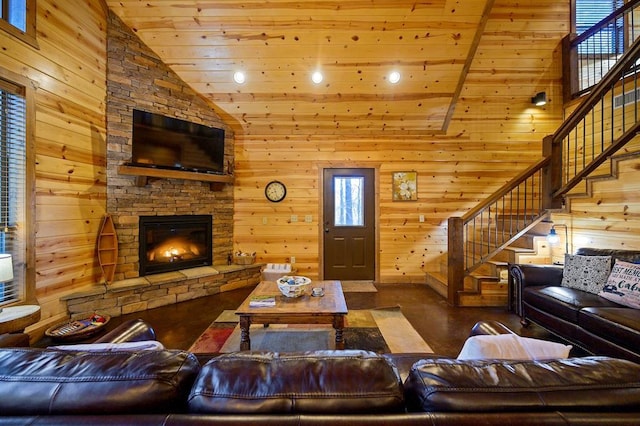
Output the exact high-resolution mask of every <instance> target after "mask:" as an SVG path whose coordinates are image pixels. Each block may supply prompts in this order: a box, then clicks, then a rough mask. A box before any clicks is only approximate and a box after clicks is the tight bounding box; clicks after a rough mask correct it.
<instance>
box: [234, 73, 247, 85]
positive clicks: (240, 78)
mask: <svg viewBox="0 0 640 426" xmlns="http://www.w3.org/2000/svg"><path fill="white" fill-rule="evenodd" d="M245 80H246V77H245V75H244V73H243V72H242V71H236V72H235V73H233V81H235V82H236V83H238V84H242V83H244V82H245Z"/></svg>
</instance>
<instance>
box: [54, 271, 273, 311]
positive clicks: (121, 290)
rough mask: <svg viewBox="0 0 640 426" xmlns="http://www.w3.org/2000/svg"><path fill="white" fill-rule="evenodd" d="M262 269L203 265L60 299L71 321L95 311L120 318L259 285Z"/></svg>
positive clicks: (127, 281)
mask: <svg viewBox="0 0 640 426" xmlns="http://www.w3.org/2000/svg"><path fill="white" fill-rule="evenodd" d="M262 266H264V265H262V264H253V265H229V266H226V265H224V266H222V265H221V266H216V267H210V266H203V267H199V268H191V269H185V270H182V271H175V272H167V273H162V274H155V275H149V276H147V277H140V278H132V279H127V280H122V281H117V282H114V283H112V284H110V285H109V286H108V287H104V286H103V287H100V288H95V289H92V290H90V291H84V292H78V293H73V294H70V295H68V296H65V297H63V298H62V299H61V300H63V301H65V302H66V303H67V309H68V311H69V313H70V314H71V319H79V318H87V317H88V316H91V315H92V314H93V313H95V312H97V313H99V314H102V315H110V316H112V317H117V316H120V315H124V314H130V313H133V312H139V311H144V310H147V309H153V308H157V307H160V306H165V305H171V304H173V303H178V302H184V301H187V300H191V299H196V298H198V297H204V296H209V295H212V294H217V293H220V292H223V291H229V290H234V289H236V288H241V287H247V286H252V285H256V284H257V283H258V282H260V269H261V268H262Z"/></svg>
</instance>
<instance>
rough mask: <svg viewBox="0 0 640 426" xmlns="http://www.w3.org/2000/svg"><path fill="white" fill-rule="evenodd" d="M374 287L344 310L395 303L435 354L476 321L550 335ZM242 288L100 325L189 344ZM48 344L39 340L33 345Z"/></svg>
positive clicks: (502, 311) (497, 316)
mask: <svg viewBox="0 0 640 426" xmlns="http://www.w3.org/2000/svg"><path fill="white" fill-rule="evenodd" d="M376 288H377V289H378V291H377V292H375V293H373V292H369V293H359V292H357V293H345V299H346V301H347V307H348V308H349V309H373V308H382V307H390V306H400V308H401V310H402V312H403V314H404V316H405V317H406V318H407V319H408V320H409V322H410V323H411V324H412V325H413V327H414V328H415V329H416V331H418V333H420V335H421V336H422V338H423V339H424V340H425V341H426V342H427V343H428V344H429V345H430V346H431V347H432V348H433V350H434V351H435V353H437V354H439V355H443V356H449V357H455V356H457V355H458V353H459V351H460V349H461V348H462V344H463V343H464V341H465V339H466V338H467V336H468V334H469V330H471V327H473V325H474V324H475V323H476V322H477V321H480V320H497V321H500V322H502V323H503V324H505V325H506V326H507V327H509V328H510V329H511V330H513V331H515V332H517V333H518V334H520V335H522V336H528V337H537V338H546V339H553V336H550V335H549V334H548V333H547V332H546V331H544V330H543V329H541V328H539V327H536V326H535V325H531V326H529V327H527V328H526V329H525V328H522V327H521V326H520V322H519V318H518V317H517V316H516V315H514V314H512V313H510V312H508V311H507V309H506V308H454V307H451V306H449V305H448V304H447V302H446V301H445V300H444V299H443V298H442V297H441V296H439V295H438V294H437V293H435V292H434V291H433V290H432V289H430V288H429V287H427V286H426V285H423V284H376ZM252 289H253V287H251V288H242V289H237V290H233V291H229V292H224V293H220V294H217V295H213V296H208V297H203V298H199V299H195V300H191V301H188V302H182V303H177V304H174V305H169V306H164V307H160V308H156V309H150V310H147V311H143V312H136V313H133V314H128V315H123V316H120V317H115V318H112V319H111V321H110V322H109V324H108V325H107V326H106V327H105V328H106V329H107V330H111V329H113V328H114V327H116V326H117V325H119V324H121V323H122V322H124V321H127V320H129V319H135V318H142V319H143V320H145V321H147V322H148V323H149V324H151V325H152V326H153V328H154V329H155V331H156V334H157V337H158V340H159V341H160V342H162V344H163V345H165V346H166V347H167V348H171V349H188V348H189V347H190V346H191V344H192V343H193V342H194V341H195V340H196V338H197V337H198V336H199V335H200V334H201V333H202V332H203V331H204V330H205V329H206V327H207V326H209V324H211V323H212V322H213V320H214V319H216V318H217V317H218V315H220V313H221V312H222V311H223V310H225V309H235V308H237V307H238V306H239V305H240V303H241V302H242V301H243V300H244V299H245V298H246V297H247V295H248V294H249V293H250V292H251V290H252ZM49 344H51V342H50V341H48V339H43V340H41V341H40V342H38V343H37V344H36V346H39V347H43V346H48V345H49Z"/></svg>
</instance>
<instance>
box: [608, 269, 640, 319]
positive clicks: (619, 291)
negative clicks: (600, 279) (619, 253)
mask: <svg viewBox="0 0 640 426" xmlns="http://www.w3.org/2000/svg"><path fill="white" fill-rule="evenodd" d="M598 295H599V296H600V297H603V298H605V299H607V300H611V301H612V302H616V303H619V304H621V305H624V306H628V307H630V308H635V309H640V265H637V264H635V263H629V262H624V261H622V260H616V264H615V265H613V269H612V270H611V274H610V275H609V279H608V280H607V283H606V285H605V286H604V288H603V289H602V291H601V292H600V293H598Z"/></svg>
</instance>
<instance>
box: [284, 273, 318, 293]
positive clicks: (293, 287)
mask: <svg viewBox="0 0 640 426" xmlns="http://www.w3.org/2000/svg"><path fill="white" fill-rule="evenodd" d="M276 284H278V289H279V290H280V292H281V293H282V294H283V295H284V296H286V297H300V296H302V295H303V294H305V293H306V291H307V289H308V288H309V287H310V286H311V280H310V279H309V278H307V277H301V276H298V275H285V276H284V277H280V278H278V280H277V281H276Z"/></svg>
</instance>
